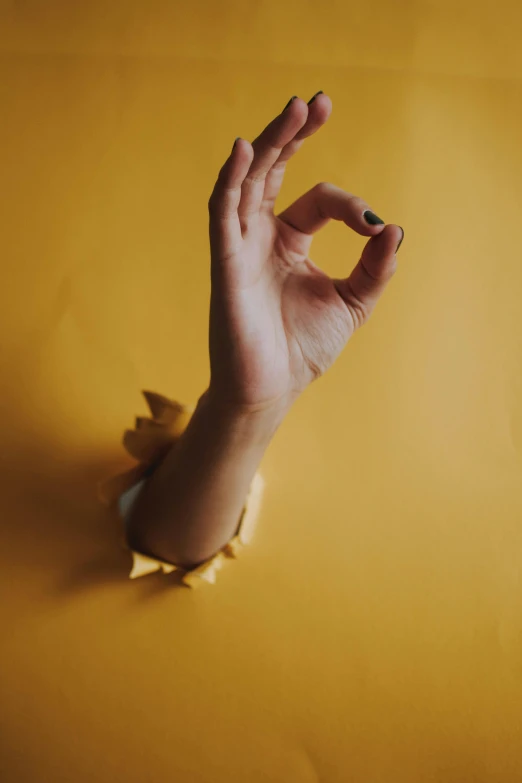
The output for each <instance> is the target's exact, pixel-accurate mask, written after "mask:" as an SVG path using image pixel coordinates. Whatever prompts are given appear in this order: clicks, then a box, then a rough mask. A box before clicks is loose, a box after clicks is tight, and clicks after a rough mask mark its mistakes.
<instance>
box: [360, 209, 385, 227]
mask: <svg viewBox="0 0 522 783" xmlns="http://www.w3.org/2000/svg"><path fill="white" fill-rule="evenodd" d="M363 218H364V219H365V220H366V222H367V223H369V224H370V226H382V225H384V220H381V218H380V217H378V216H377V215H376V214H375V212H372V211H371V210H369V209H365V210H364V212H363Z"/></svg>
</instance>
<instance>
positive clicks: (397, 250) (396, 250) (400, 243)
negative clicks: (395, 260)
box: [395, 226, 404, 253]
mask: <svg viewBox="0 0 522 783" xmlns="http://www.w3.org/2000/svg"><path fill="white" fill-rule="evenodd" d="M399 228H400V230H401V231H402V237H401V238H400V239H399V244H398V245H397V247H396V248H395V252H396V253H398V252H399V248H400V246H401V245H402V240H403V239H404V229H403V227H402V226H399Z"/></svg>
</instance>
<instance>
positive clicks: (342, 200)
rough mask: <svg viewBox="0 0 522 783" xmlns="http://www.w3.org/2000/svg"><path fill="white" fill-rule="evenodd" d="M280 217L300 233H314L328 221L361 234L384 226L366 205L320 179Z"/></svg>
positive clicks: (375, 233)
mask: <svg viewBox="0 0 522 783" xmlns="http://www.w3.org/2000/svg"><path fill="white" fill-rule="evenodd" d="M279 218H280V219H281V220H283V221H284V222H285V223H287V224H288V225H289V226H292V228H295V229H296V230H297V231H301V232H302V233H303V234H315V232H316V231H319V229H321V228H323V226H325V225H326V224H327V223H328V221H329V220H340V221H342V222H343V223H345V224H346V225H347V226H349V227H350V228H353V230H354V231H356V232H357V233H358V234H361V235H362V236H364V237H371V236H376V235H377V234H379V233H380V232H381V231H382V230H383V228H384V220H381V218H380V217H378V216H377V215H376V214H375V212H373V211H372V209H371V208H370V206H369V204H367V203H366V201H364V200H363V199H362V198H359V196H354V195H353V193H348V192H347V191H345V190H341V188H338V187H336V186H335V185H332V184H330V183H329V182H320V183H319V184H318V185H316V186H315V187H313V188H312V189H311V190H309V191H308V192H307V193H305V194H304V195H303V196H301V197H300V198H298V199H297V201H294V203H293V204H291V205H290V206H289V207H287V209H285V210H284V211H283V212H281V214H280V215H279Z"/></svg>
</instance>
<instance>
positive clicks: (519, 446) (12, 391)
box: [0, 0, 522, 783]
mask: <svg viewBox="0 0 522 783" xmlns="http://www.w3.org/2000/svg"><path fill="white" fill-rule="evenodd" d="M0 14H1V20H0V21H1V24H0V51H1V52H2V57H1V59H0V69H1V73H0V85H1V87H0V93H1V102H2V122H1V123H0V151H1V156H2V159H1V161H0V171H1V185H0V195H1V205H0V214H1V216H2V230H1V232H0V241H1V249H2V264H3V267H2V268H3V276H2V287H1V289H0V297H1V307H0V318H1V325H2V329H1V331H0V340H1V345H0V349H1V357H2V361H1V368H2V370H1V372H2V377H1V380H2V400H3V407H2V410H3V413H4V419H3V422H2V470H1V471H0V483H1V487H0V497H1V498H2V504H3V508H2V514H1V524H2V534H3V536H2V548H1V551H0V566H1V568H0V581H1V587H2V589H3V594H4V596H5V597H4V600H3V604H2V630H3V641H2V645H1V652H0V664H1V665H0V699H1V702H2V711H1V721H2V732H1V735H2V753H1V754H0V757H1V759H2V761H1V765H2V770H1V777H2V780H3V781H6V783H34V781H36V780H42V781H44V780H45V781H53V782H54V781H64V780H67V781H68V780H70V779H71V775H72V776H73V778H74V781H75V783H93V781H96V783H113V782H114V781H125V783H143V781H160V780H169V781H170V780H186V781H190V783H236V782H237V783H243V782H246V781H248V783H266V782H267V781H270V783H290V782H291V783H316V781H321V783H346V781H350V782H353V783H464V781H466V783H467V781H477V782H478V783H515V782H516V781H519V780H521V779H522V754H521V752H520V748H521V746H522V737H521V733H522V732H521V726H522V665H521V661H522V585H521V578H520V577H521V560H522V524H521V520H522V490H521V470H522V459H521V455H522V311H521V308H520V302H521V299H522V296H521V294H522V263H521V260H520V238H519V235H520V210H521V204H522V198H521V197H522V190H521V188H522V185H521V183H522V146H521V144H520V134H521V131H520V129H521V127H522V84H521V79H522V53H521V48H520V30H521V29H522V5H521V4H520V3H518V2H509V3H508V2H504V1H503V0H501V1H500V2H497V3H486V2H473V3H471V2H461V1H459V0H457V2H455V1H453V2H451V3H450V2H449V0H442V1H441V2H431V1H430V2H428V0H403V1H402V2H401V1H400V0H397V2H389V0H374V2H372V3H371V4H361V3H353V2H342V3H340V2H333V0H332V1H331V2H329V1H326V2H322V3H315V2H314V3H312V2H302V0H301V1H300V2H297V0H295V1H294V2H288V0H284V2H277V3H276V2H275V0H274V1H272V0H265V2H263V3H253V4H245V3H239V2H233V1H232V0H223V2H219V3H217V2H210V1H209V2H207V3H202V2H191V3H184V2H180V3H177V2H176V3H174V2H166V1H163V2H162V0H156V1H155V2H144V1H143V0H141V1H140V2H138V1H137V0H130V1H129V2H125V3H123V2H112V3H107V2H101V0H93V1H92V2H89V3H87V2H81V1H80V2H65V1H63V2H56V0H50V2H46V3H41V2H36V0H28V1H27V2H24V3H10V2H3V3H0ZM320 89H323V90H325V91H328V93H329V94H330V95H331V97H332V100H333V102H334V111H333V114H332V118H331V121H330V123H329V125H328V126H327V127H326V128H324V129H323V131H322V132H321V134H319V135H318V136H317V137H316V138H314V139H311V140H310V141H307V142H306V144H305V145H304V146H303V148H302V150H301V152H300V154H299V157H298V158H296V159H295V160H294V161H292V163H291V164H290V165H289V166H288V172H287V178H286V181H285V184H284V188H283V192H282V194H281V200H280V206H281V208H283V206H285V205H287V204H288V203H289V202H290V201H291V200H293V199H294V198H295V197H297V196H298V195H300V193H302V192H303V191H304V190H306V189H308V188H309V187H311V186H312V185H314V184H315V183H317V182H319V181H322V180H329V181H332V182H334V183H335V184H337V185H339V186H340V187H344V188H346V189H348V190H351V191H353V192H354V193H358V194H360V195H361V196H363V197H364V198H365V199H366V200H367V201H368V202H369V203H370V205H371V206H372V208H373V209H374V210H375V212H376V213H377V214H378V215H381V216H382V217H383V218H384V219H385V220H387V221H390V222H397V223H399V224H400V225H401V226H403V227H404V229H405V239H404V242H403V244H402V247H401V250H400V268H399V272H398V274H397V277H396V279H395V280H394V281H393V283H392V285H391V287H390V290H389V292H388V294H387V296H386V298H385V300H384V301H383V302H382V304H381V306H380V307H379V308H378V310H377V311H376V313H375V315H374V317H373V319H372V321H371V322H370V324H369V325H368V326H367V327H366V328H365V329H364V331H362V332H361V333H359V334H357V335H356V336H355V338H354V339H353V341H352V342H351V343H350V344H349V346H348V347H347V350H346V352H345V353H344V354H343V356H342V357H341V358H340V359H339V361H338V362H337V364H336V365H335V367H334V368H333V369H332V370H331V371H330V372H329V374H328V375H327V376H326V377H325V378H324V379H322V380H321V381H319V382H318V383H315V384H313V386H312V387H311V388H310V389H309V390H308V392H307V393H306V394H305V395H304V396H303V397H302V398H301V400H299V402H298V403H297V405H296V406H295V408H294V409H293V411H292V413H291V415H290V416H289V418H288V419H287V421H286V422H285V423H284V425H283V426H282V428H281V430H280V431H279V432H278V434H277V436H276V438H275V440H274V442H273V444H272V446H271V448H270V451H269V452H268V454H267V456H266V459H265V460H264V463H263V466H262V472H263V475H264V477H265V479H266V486H267V490H266V492H265V497H264V501H263V510H262V515H261V519H260V524H259V526H258V528H257V530H256V536H255V541H254V543H253V544H252V545H251V546H249V547H248V548H247V549H245V552H244V554H243V555H242V556H241V558H239V559H238V560H237V562H235V563H234V564H233V566H231V567H230V568H226V569H223V570H222V571H221V572H220V573H219V579H218V582H217V584H216V585H215V586H214V587H212V588H211V589H206V588H204V589H201V590H198V591H189V590H182V589H176V588H174V589H172V588H171V586H168V587H166V581H168V579H170V578H171V577H167V578H165V577H163V576H161V575H157V576H156V575H152V576H150V577H147V579H142V580H136V581H135V582H130V581H129V580H128V578H127V574H128V570H129V565H130V559H129V556H128V553H126V552H125V551H123V550H122V549H121V546H120V533H121V530H120V528H119V526H118V525H117V524H115V522H114V519H113V518H112V517H111V516H110V515H109V514H108V513H107V512H105V511H104V510H103V509H100V506H99V502H98V499H97V498H96V496H95V487H96V484H97V482H98V481H99V480H100V479H101V478H102V477H103V476H105V475H107V474H108V472H111V471H112V470H114V469H117V468H118V463H119V462H122V461H123V462H122V465H121V467H125V465H126V463H125V462H124V460H123V451H122V449H121V447H120V445H119V444H120V439H121V433H122V431H123V429H124V428H125V427H127V426H128V425H129V422H131V421H132V420H133V417H134V415H135V414H136V412H140V411H139V406H140V396H139V394H140V390H141V389H142V388H151V389H157V390H159V391H162V392H164V393H165V394H167V395H170V396H173V397H175V398H176V399H182V400H186V401H195V400H196V399H197V397H198V395H199V394H200V393H201V392H202V391H203V390H204V388H205V385H206V384H207V381H208V360H207V314H208V296H209V269H208V247H207V200H208V196H209V194H210V192H211V189H212V186H213V182H214V179H215V177H216V175H217V172H218V170H219V168H220V166H221V165H222V163H223V161H224V160H225V158H226V156H227V155H228V152H229V150H230V148H231V146H232V143H233V141H234V139H235V138H236V136H244V137H246V138H249V139H253V138H254V137H255V136H256V135H257V134H258V133H259V131H260V129H261V128H262V127H263V125H264V124H265V122H267V121H268V120H269V119H271V117H272V116H273V115H274V114H275V113H276V112H278V111H280V110H281V109H282V107H283V106H284V105H285V103H286V102H287V101H288V99H289V98H290V97H291V96H292V95H295V94H298V95H301V96H302V97H304V98H309V97H310V96H312V95H313V94H314V93H315V92H317V90H320ZM361 247H362V240H361V239H360V238H358V237H356V236H354V235H352V234H350V232H349V231H348V229H347V228H346V227H344V226H340V225H333V226H329V227H328V228H327V229H326V230H325V231H324V232H323V233H322V234H321V236H320V237H318V238H317V241H316V242H315V243H314V245H313V247H312V254H311V255H312V258H313V260H314V261H315V262H316V263H317V264H319V265H320V266H322V267H323V268H324V269H325V270H326V271H327V272H329V273H331V274H332V275H334V276H339V275H344V274H345V273H346V272H347V270H348V269H350V267H351V265H352V264H353V263H355V261H356V260H357V257H358V253H359V252H360V250H361ZM142 412H143V414H145V413H146V409H145V406H143V409H142Z"/></svg>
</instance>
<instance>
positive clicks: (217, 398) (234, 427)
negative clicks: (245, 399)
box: [194, 387, 290, 447]
mask: <svg viewBox="0 0 522 783" xmlns="http://www.w3.org/2000/svg"><path fill="white" fill-rule="evenodd" d="M289 409H290V404H287V403H285V402H282V401H277V402H270V403H261V404H248V405H247V404H240V403H235V402H230V400H228V399H225V398H224V397H223V396H222V395H221V394H220V393H218V392H216V391H215V390H214V389H212V387H209V388H208V389H207V390H206V391H205V392H204V393H203V394H202V395H201V397H200V399H199V402H198V405H197V408H196V412H195V414H194V415H197V414H198V412H199V413H200V415H202V416H204V417H206V418H209V420H211V421H213V422H214V423H216V424H219V426H220V428H223V429H225V430H227V431H230V432H231V434H232V433H233V434H235V435H236V436H237V437H238V438H240V439H245V440H246V441H249V442H251V443H252V444H259V445H264V446H265V447H266V446H267V445H268V443H269V442H270V440H271V439H272V437H273V435H274V434H275V432H276V431H277V429H278V427H279V426H280V424H281V423H282V421H283V419H284V418H285V416H286V414H287V413H288V411H289Z"/></svg>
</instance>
